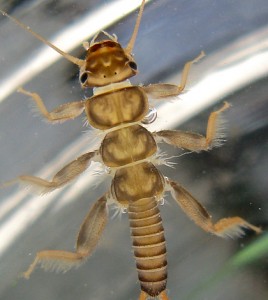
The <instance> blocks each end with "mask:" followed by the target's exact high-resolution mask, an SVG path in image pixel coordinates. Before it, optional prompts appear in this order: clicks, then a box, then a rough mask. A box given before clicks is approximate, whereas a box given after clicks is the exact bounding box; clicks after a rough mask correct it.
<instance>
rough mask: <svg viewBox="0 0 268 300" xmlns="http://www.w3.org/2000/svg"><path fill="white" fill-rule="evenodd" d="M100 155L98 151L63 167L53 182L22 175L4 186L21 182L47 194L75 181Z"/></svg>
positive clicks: (80, 157)
mask: <svg viewBox="0 0 268 300" xmlns="http://www.w3.org/2000/svg"><path fill="white" fill-rule="evenodd" d="M98 155H99V154H98V151H94V152H88V153H86V154H83V155H81V156H79V157H78V158H77V159H76V160H74V161H72V162H70V163H69V164H68V165H66V166H65V167H63V168H62V169H61V170H60V171H59V172H58V173H57V174H56V175H55V176H54V177H53V179H52V180H51V181H48V180H45V179H42V178H40V177H35V176H30V175H21V176H19V177H18V178H16V179H13V180H11V181H8V182H6V183H5V184H4V186H8V185H11V184H14V183H16V182H19V183H22V184H23V185H25V186H26V187H28V188H32V189H33V190H34V191H36V192H38V193H39V194H46V193H49V192H52V191H53V190H55V189H57V188H60V187H62V186H64V185H66V184H68V183H69V182H70V181H72V180H73V179H75V178H76V177H77V176H79V175H80V174H81V173H83V172H84V171H85V170H86V169H87V168H88V166H89V164H90V162H91V160H92V159H93V158H95V160H98Z"/></svg>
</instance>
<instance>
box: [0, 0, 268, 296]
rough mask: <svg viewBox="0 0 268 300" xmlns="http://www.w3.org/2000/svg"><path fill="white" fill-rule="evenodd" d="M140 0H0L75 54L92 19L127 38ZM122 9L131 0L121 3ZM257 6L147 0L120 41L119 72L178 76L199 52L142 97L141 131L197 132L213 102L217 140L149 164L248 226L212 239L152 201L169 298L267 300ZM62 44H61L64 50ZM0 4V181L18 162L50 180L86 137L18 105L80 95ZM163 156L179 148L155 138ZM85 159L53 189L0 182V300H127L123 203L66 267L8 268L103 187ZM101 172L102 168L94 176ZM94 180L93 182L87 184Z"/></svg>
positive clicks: (69, 232) (64, 243) (262, 64)
mask: <svg viewBox="0 0 268 300" xmlns="http://www.w3.org/2000/svg"><path fill="white" fill-rule="evenodd" d="M139 4H140V1H134V0H124V1H108V0H94V1H93V0H87V1H85V0H80V1H72V0H67V1H63V0H60V1H52V0H46V1H44V0H39V1H36V0H32V1H29V0H28V1H26V0H25V1H19V0H17V1H0V8H1V9H3V10H5V11H7V12H9V13H10V14H11V15H14V16H16V17H17V18H18V19H19V20H21V21H23V22H24V23H26V24H27V25H29V26H30V27H31V28H32V29H33V30H34V31H36V32H38V33H40V34H41V35H42V36H44V37H45V38H47V39H48V40H50V41H52V42H55V44H56V45H57V46H58V47H60V48H61V49H66V50H68V51H70V52H71V54H72V55H75V56H79V57H81V58H83V55H84V50H83V48H82V47H81V44H82V42H83V41H86V40H90V39H91V38H92V36H93V35H94V34H95V33H96V31H99V30H102V29H104V30H106V31H108V32H109V33H110V34H112V33H115V34H116V35H117V36H118V40H119V41H120V43H121V44H122V45H123V46H126V45H127V43H128V40H129V38H130V36H131V33H132V30H133V27H134V23H135V20H136V16H137V9H136V10H135V7H138V6H139ZM133 10H135V11H134V12H133ZM267 20H268V5H267V1H266V0H255V1H253V0H244V1H242V0H237V1H233V0H222V1H216V0H215V1H213V0H204V1H197V0H187V1H186V0H184V1H183V0H179V1H177V0H161V1H160V0H152V1H150V2H148V4H147V5H146V8H145V12H144V15H143V19H142V23H141V27H140V30H139V34H138V38H137V41H136V44H135V47H134V54H135V59H136V62H137V63H138V67H139V74H138V75H137V76H136V77H135V78H133V79H132V80H131V81H132V83H133V84H149V83H157V82H168V83H173V84H176V83H179V80H180V72H181V70H182V68H183V65H184V63H185V62H186V61H187V60H191V59H193V58H194V57H196V56H197V55H198V54H199V53H200V52H201V51H202V50H203V51H205V52H206V57H205V58H203V59H202V61H200V62H198V64H196V65H194V66H193V68H192V70H191V74H190V78H189V82H188V83H189V84H188V85H187V91H186V92H185V93H184V94H182V95H180V96H179V97H177V98H176V99H172V101H161V102H162V103H161V104H160V105H158V104H157V103H155V102H154V104H155V106H156V108H157V111H158V119H157V120H156V121H155V122H154V123H153V124H151V125H150V126H148V128H149V129H151V130H161V129H171V128H180V129H184V130H191V131H196V132H199V133H202V134H204V133H205V130H206V124H207V118H208V116H209V114H210V112H211V111H213V110H216V109H217V108H219V107H220V106H221V105H222V103H223V101H228V102H229V103H231V105H232V108H231V109H230V110H228V111H227V112H226V113H225V119H226V121H227V124H226V132H227V141H226V143H225V144H224V145H223V146H222V147H221V148H218V149H214V150H212V151H210V152H202V153H199V154H194V153H192V154H188V155H184V156H182V157H175V158H173V159H172V161H173V162H175V163H176V165H175V168H173V169H171V168H167V167H161V168H160V169H161V170H162V171H163V173H164V175H166V176H168V177H170V178H172V179H174V180H177V181H179V182H180V183H181V184H182V185H183V186H184V187H186V188H187V190H188V191H189V192H190V193H192V194H193V195H194V196H195V197H196V198H197V199H198V200H199V201H200V202H201V203H202V204H203V205H204V206H205V207H206V208H207V209H208V211H209V212H210V213H211V214H212V216H213V219H214V220H217V219H219V218H222V217H227V216H235V215H239V216H241V217H243V218H245V219H247V220H248V221H250V222H251V223H253V224H255V225H258V226H261V227H262V228H263V230H264V233H263V234H262V235H260V236H256V235H254V234H253V233H252V232H247V235H246V236H245V237H244V238H242V239H238V240H231V239H227V240H223V239H220V238H217V237H214V236H211V235H210V234H207V233H205V232H203V231H202V230H201V229H200V228H198V227H196V226H195V224H193V223H192V222H191V221H190V220H189V219H188V218H187V216H185V215H184V213H183V212H182V211H181V210H180V208H179V207H178V205H177V204H176V203H175V201H173V199H171V197H170V195H169V194H167V195H166V201H165V205H163V206H161V213H162V218H163V222H164V228H165V235H166V240H167V249H168V263H169V269H168V271H169V279H168V295H169V297H170V299H171V300H175V299H197V300H200V299H206V300H225V299H229V300H239V299H244V300H249V299H250V300H251V299H256V300H257V299H258V300H264V299H267V298H268V288H267V286H268V283H267V280H268V268H267V267H268V256H267V253H268V236H267V233H266V230H267V221H268V201H267V194H268V184H267V171H268V151H267V150H268V131H267V130H268V118H267V115H268V24H267V23H268V22H267ZM65 47H66V48H65ZM47 49H48V47H47V46H44V45H42V43H41V42H40V41H38V40H36V39H35V38H34V37H33V36H31V35H30V34H29V33H28V32H25V31H23V30H22V29H21V28H19V27H18V26H16V25H15V24H14V23H12V22H11V21H10V20H9V19H8V18H6V17H3V16H2V15H0V154H1V156H0V184H2V183H4V182H6V181H8V180H10V179H13V178H15V177H17V176H19V175H21V174H32V175H36V176H42V177H44V178H47V179H49V178H51V177H52V176H53V174H55V173H56V172H57V171H58V170H59V169H61V168H62V167H63V166H64V165H66V164H67V163H68V162H70V161H72V160H74V159H75V158H76V157H77V156H79V155H81V154H82V153H85V152H89V151H91V150H93V149H95V148H96V147H98V143H97V142H95V135H94V133H92V130H91V129H90V128H86V127H84V126H83V124H84V122H85V118H84V116H83V117H79V118H77V119H75V120H73V121H69V122H66V123H64V124H58V125H51V124H48V123H46V122H43V120H42V119H41V118H40V117H36V116H35V113H33V112H32V107H33V105H32V103H31V100H29V99H28V98H29V97H26V96H25V95H22V94H19V93H17V92H16V89H17V88H18V87H19V86H21V85H23V86H24V87H25V88H26V89H28V90H31V91H34V92H37V93H38V94H39V95H40V96H41V97H42V98H43V99H44V102H45V105H46V107H47V108H48V110H52V109H53V108H54V107H56V106H58V105H60V104H62V103H67V102H71V101H77V100H80V99H84V98H85V97H88V96H90V95H91V91H89V90H86V91H83V90H82V89H81V88H80V86H79V83H78V69H77V67H76V66H74V65H72V64H71V63H70V62H68V61H66V60H65V59H63V58H59V57H58V56H54V52H53V51H51V52H50V51H48V50H47ZM160 146H161V149H162V151H165V152H167V153H168V154H169V155H170V156H180V155H181V154H183V152H182V151H180V150H178V149H175V148H173V147H168V146H164V145H162V144H161V145H160ZM96 170H99V165H98V164H92V166H91V167H90V168H89V170H88V171H87V172H85V174H83V175H82V176H81V177H79V179H78V180H77V181H75V182H73V183H71V184H70V185H68V186H67V187H65V188H63V189H61V190H59V191H55V192H53V193H51V194H49V195H46V196H43V197H39V196H36V195H31V194H29V193H27V191H25V190H23V189H19V187H18V186H11V187H6V188H5V189H0V256H1V259H0V278H1V279H0V299H3V300H14V299H21V300H26V299H27V300H32V299H34V300H47V299H50V300H59V299H65V300H71V299H79V300H86V299H87V300H88V299H94V300H103V299H109V300H115V299H116V300H119V299H120V300H121V299H122V300H134V299H137V298H138V295H139V283H138V280H137V273H136V270H135V262H134V258H133V254H132V249H131V240H130V234H129V228H128V219H127V215H126V214H122V215H120V216H117V217H112V216H113V215H114V213H115V210H114V209H111V210H110V216H111V218H110V220H109V225H108V226H107V228H106V230H105V232H104V235H103V237H102V239H101V241H100V243H99V246H98V248H97V250H96V251H95V253H94V254H93V255H92V257H90V259H89V260H88V261H87V263H86V264H84V265H82V266H81V267H80V268H79V269H77V270H71V271H69V272H68V273H66V274H56V273H50V272H44V271H43V270H41V269H38V270H36V271H35V272H34V273H33V274H32V276H31V278H30V279H29V280H28V281H27V280H24V279H22V278H19V275H20V274H21V273H22V272H23V271H25V270H26V269H27V268H28V266H29V264H30V263H31V262H32V260H33V259H34V256H35V253H36V252H38V251H40V250H42V249H63V250H69V251H71V250H73V249H74V244H75V239H76V235H77V232H78V229H79V226H80V224H81V223H82V221H83V218H84V216H85V215H86V212H87V211H88V210H89V208H90V206H91V205H92V204H93V203H94V201H95V200H97V199H98V198H99V197H100V196H101V195H102V194H103V193H104V192H105V191H107V190H108V188H109V183H110V180H111V178H109V177H108V176H104V175H103V176H100V174H99V173H100V170H99V171H98V174H95V173H96ZM104 177H105V178H104ZM99 181H103V182H102V183H101V184H99Z"/></svg>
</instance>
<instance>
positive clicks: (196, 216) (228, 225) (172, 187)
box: [167, 180, 261, 237]
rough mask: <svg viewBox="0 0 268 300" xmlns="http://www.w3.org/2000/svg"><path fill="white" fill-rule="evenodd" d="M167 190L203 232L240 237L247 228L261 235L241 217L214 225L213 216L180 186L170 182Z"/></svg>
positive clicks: (224, 220)
mask: <svg viewBox="0 0 268 300" xmlns="http://www.w3.org/2000/svg"><path fill="white" fill-rule="evenodd" d="M167 189H168V190H169V191H170V192H171V194H172V196H173V198H174V199H175V200H176V201H177V202H178V204H179V205H180V207H181V208H182V210H183V211H184V212H185V213H186V214H187V216H188V217H189V218H190V219H192V220H193V221H194V222H195V223H196V225H198V226H199V227H201V228H202V229H203V230H205V231H207V232H210V233H213V234H215V235H218V236H220V237H239V236H241V235H243V233H244V230H243V229H245V228H248V229H251V230H253V231H255V232H256V233H261V229H260V228H259V227H256V226H254V225H252V224H250V223H249V222H247V221H246V220H244V219H242V218H240V217H237V216H236V217H231V218H224V219H220V220H219V221H218V222H216V223H215V224H213V223H212V220H211V216H210V215H209V213H208V212H207V210H206V209H205V208H204V207H203V206H202V205H201V204H200V203H199V202H198V201H197V200H196V199H195V198H194V197H193V196H192V195H191V194H190V193H189V192H188V191H187V190H185V189H184V188H183V187H182V186H181V185H180V184H178V183H176V182H174V181H171V180H169V181H168V182H167Z"/></svg>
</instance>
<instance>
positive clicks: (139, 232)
mask: <svg viewBox="0 0 268 300" xmlns="http://www.w3.org/2000/svg"><path fill="white" fill-rule="evenodd" d="M128 215H129V221H130V228H131V233H132V240H133V249H134V256H135V259H136V266H137V271H138V275H139V281H140V284H141V289H142V290H143V291H144V292H146V293H147V294H148V295H149V296H151V297H156V296H158V295H159V294H160V293H161V292H162V291H163V290H165V289H166V281H167V261H166V246H165V237H164V229H163V226H162V219H161V216H160V212H159V209H158V207H157V201H156V200H155V197H150V198H144V199H140V200H136V201H135V202H132V203H131V204H130V205H129V209H128Z"/></svg>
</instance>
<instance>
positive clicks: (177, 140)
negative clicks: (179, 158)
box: [154, 102, 230, 152]
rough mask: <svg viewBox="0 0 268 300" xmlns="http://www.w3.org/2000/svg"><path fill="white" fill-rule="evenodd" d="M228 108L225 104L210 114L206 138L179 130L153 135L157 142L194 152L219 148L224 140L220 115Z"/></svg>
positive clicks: (164, 131)
mask: <svg viewBox="0 0 268 300" xmlns="http://www.w3.org/2000/svg"><path fill="white" fill-rule="evenodd" d="M229 107H230V104H229V103H227V102H225V103H224V105H223V106H222V108H220V109H219V110H217V111H214V112H212V113H211V114H210V116H209V118H208V124H207V133H206V136H203V135H200V134H198V133H193V132H184V131H180V130H162V131H158V132H155V133H154V135H155V137H156V138H158V140H159V141H164V142H166V143H167V144H170V145H173V146H176V147H178V148H182V149H187V150H191V151H196V152H198V151H202V150H210V149H212V148H213V147H219V146H221V144H222V141H223V138H224V132H223V129H224V128H223V118H222V115H221V114H222V113H223V112H224V111H225V110H227V109H228V108H229Z"/></svg>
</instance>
